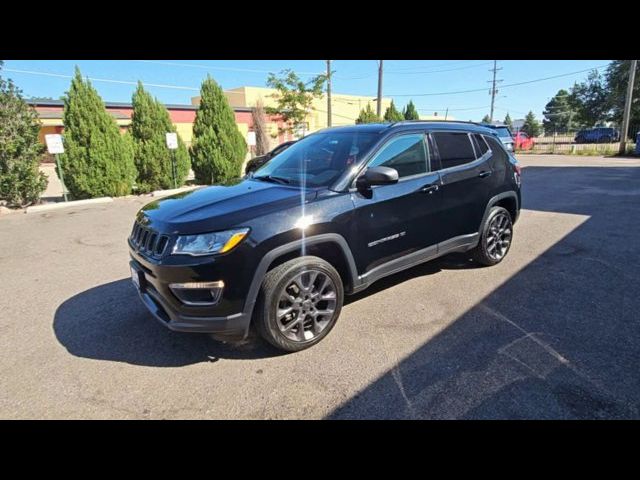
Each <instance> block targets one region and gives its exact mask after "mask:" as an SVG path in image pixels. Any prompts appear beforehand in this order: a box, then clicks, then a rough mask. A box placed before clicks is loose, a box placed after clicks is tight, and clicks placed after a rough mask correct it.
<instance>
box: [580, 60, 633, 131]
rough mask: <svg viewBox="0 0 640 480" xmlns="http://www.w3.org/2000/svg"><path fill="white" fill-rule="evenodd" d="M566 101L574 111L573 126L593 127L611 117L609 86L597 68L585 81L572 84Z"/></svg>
mask: <svg viewBox="0 0 640 480" xmlns="http://www.w3.org/2000/svg"><path fill="white" fill-rule="evenodd" d="M625 88H626V83H625ZM568 102H569V107H570V109H571V110H573V111H575V119H574V120H573V123H574V125H573V126H574V128H578V127H580V126H584V127H593V126H595V125H599V124H603V123H604V122H606V121H607V120H609V119H610V118H611V113H610V111H611V106H612V105H611V101H610V95H609V86H608V85H607V81H606V79H605V78H604V77H603V76H602V75H600V74H599V73H598V71H597V70H594V71H592V72H591V73H589V75H588V77H587V80H586V81H584V82H581V83H575V84H574V86H573V88H572V89H571V94H570V96H569V99H568ZM623 103H624V101H623Z"/></svg>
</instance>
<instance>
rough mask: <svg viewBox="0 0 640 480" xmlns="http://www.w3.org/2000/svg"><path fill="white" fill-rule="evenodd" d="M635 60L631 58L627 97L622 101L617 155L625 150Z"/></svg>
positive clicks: (636, 62) (622, 153)
mask: <svg viewBox="0 0 640 480" xmlns="http://www.w3.org/2000/svg"><path fill="white" fill-rule="evenodd" d="M637 66H638V61H637V60H631V66H630V68H629V83H627V98H626V99H625V101H624V113H623V116H622V129H621V131H620V148H619V149H618V154H619V155H624V154H625V152H626V150H627V135H628V134H629V117H630V116H631V100H632V99H633V82H634V80H635V77H636V68H637Z"/></svg>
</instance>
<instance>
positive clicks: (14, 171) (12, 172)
mask: <svg viewBox="0 0 640 480" xmlns="http://www.w3.org/2000/svg"><path fill="white" fill-rule="evenodd" d="M1 66H2V62H1V61H0V67H1ZM39 131H40V122H39V121H38V115H37V114H36V112H35V110H34V109H33V108H31V107H30V106H29V105H28V104H27V103H26V102H25V101H24V100H23V98H22V93H21V92H20V90H19V89H18V88H17V87H16V86H15V85H14V84H13V82H12V81H11V80H4V79H2V78H1V77H0V199H4V200H6V201H7V203H8V204H9V205H11V206H19V207H20V206H26V205H29V204H31V203H36V202H37V201H38V200H39V198H40V194H41V193H42V192H43V191H44V189H45V188H46V187H47V179H46V176H45V175H44V173H42V172H40V171H38V165H39V163H40V159H41V158H42V154H43V153H44V146H43V145H42V144H41V143H40V142H39V141H38V132H39Z"/></svg>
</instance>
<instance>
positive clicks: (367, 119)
mask: <svg viewBox="0 0 640 480" xmlns="http://www.w3.org/2000/svg"><path fill="white" fill-rule="evenodd" d="M380 121H381V120H380V117H379V116H378V115H376V112H374V111H373V109H372V108H371V105H370V104H368V103H367V106H366V107H365V108H363V109H362V110H360V115H358V118H357V119H356V123H378V122H380Z"/></svg>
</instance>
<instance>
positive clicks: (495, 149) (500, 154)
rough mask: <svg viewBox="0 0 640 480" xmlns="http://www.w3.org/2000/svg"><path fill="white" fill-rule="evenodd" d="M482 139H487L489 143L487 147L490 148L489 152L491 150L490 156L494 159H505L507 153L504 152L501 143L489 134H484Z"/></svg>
mask: <svg viewBox="0 0 640 480" xmlns="http://www.w3.org/2000/svg"><path fill="white" fill-rule="evenodd" d="M484 139H485V140H486V141H487V143H488V144H489V147H490V148H491V152H492V154H493V155H492V157H493V159H494V162H495V160H506V159H507V154H506V153H505V152H504V149H503V148H502V145H501V143H500V142H499V141H498V140H497V139H495V138H493V137H490V136H488V135H487V136H485V137H484Z"/></svg>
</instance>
